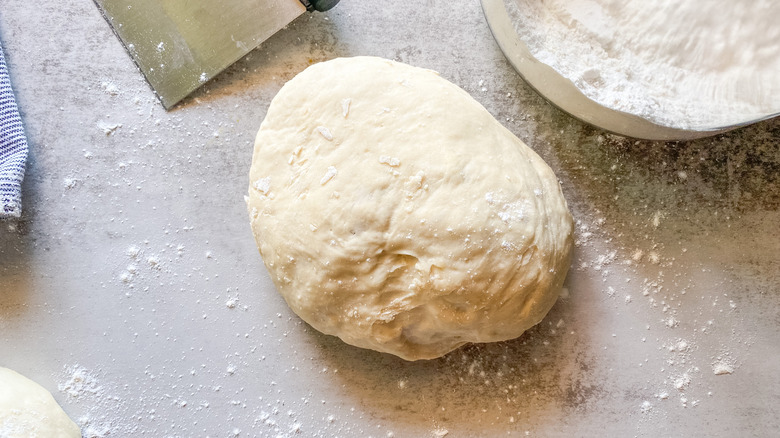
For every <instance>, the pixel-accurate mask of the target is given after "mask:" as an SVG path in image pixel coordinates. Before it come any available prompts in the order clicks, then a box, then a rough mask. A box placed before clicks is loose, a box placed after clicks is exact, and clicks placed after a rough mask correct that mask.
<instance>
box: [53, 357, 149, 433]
mask: <svg viewBox="0 0 780 438" xmlns="http://www.w3.org/2000/svg"><path fill="white" fill-rule="evenodd" d="M57 387H58V389H59V390H60V392H62V393H63V394H65V395H67V396H68V398H70V399H72V400H73V401H74V402H75V403H77V404H79V405H81V406H82V407H83V408H84V409H83V411H82V412H83V414H82V415H81V416H79V417H78V418H76V419H75V420H76V423H77V424H78V425H79V427H80V428H81V433H82V436H83V437H84V438H107V437H112V436H129V435H128V434H132V432H133V428H132V427H131V426H128V425H127V424H125V421H126V418H125V417H126V412H125V410H126V409H125V408H124V405H123V403H122V400H121V399H120V398H119V397H116V396H113V395H111V394H110V393H109V390H108V389H107V388H106V387H105V386H103V385H102V384H101V383H100V382H99V380H98V378H97V377H96V375H95V373H94V372H91V371H90V370H88V369H87V368H85V367H82V366H80V365H78V364H77V365H72V366H69V367H66V368H65V372H64V373H63V375H62V377H61V383H59V384H58V385H57Z"/></svg>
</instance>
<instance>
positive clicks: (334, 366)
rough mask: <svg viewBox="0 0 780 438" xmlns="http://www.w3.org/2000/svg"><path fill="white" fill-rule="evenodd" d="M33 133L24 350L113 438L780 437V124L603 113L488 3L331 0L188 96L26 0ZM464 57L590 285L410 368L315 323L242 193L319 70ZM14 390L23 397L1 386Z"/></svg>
mask: <svg viewBox="0 0 780 438" xmlns="http://www.w3.org/2000/svg"><path fill="white" fill-rule="evenodd" d="M0 3H2V5H1V6H0V41H1V42H2V45H3V47H4V49H5V51H6V58H7V62H8V65H9V70H10V73H11V79H12V84H13V86H14V88H15V92H16V96H17V100H18V103H19V107H20V110H21V112H22V118H23V120H24V123H25V127H26V129H27V134H28V139H29V143H30V148H31V151H30V157H29V161H28V169H27V175H26V178H25V180H24V186H23V189H24V192H23V209H24V210H23V215H22V218H21V219H20V220H18V221H5V222H0V366H5V367H9V368H12V369H14V370H16V371H18V372H21V373H22V374H25V375H27V376H28V377H30V378H32V379H33V380H36V381H37V382H39V383H40V384H42V385H43V386H44V387H46V388H47V389H49V390H50V391H51V392H52V393H53V395H54V397H55V398H56V399H57V401H58V402H59V403H60V404H61V405H62V406H63V408H64V409H65V411H66V412H67V413H68V414H69V415H70V416H71V417H72V418H73V419H74V420H76V421H77V422H78V423H79V424H80V425H81V426H82V430H83V431H84V436H88V437H92V436H94V437H109V436H110V437H114V436H119V437H126V436H127V437H129V436H132V437H137V436H149V437H168V436H171V437H202V436H204V437H205V436H209V437H229V436H239V437H245V436H247V437H251V436H260V437H266V436H269V437H275V436H322V437H331V436H340V437H366V436H374V437H389V436H395V437H407V436H434V437H442V436H445V435H446V436H447V437H463V436H499V435H508V436H596V435H598V436H647V437H656V436H713V437H714V436H724V437H731V436H770V435H773V434H776V433H777V431H778V430H780V380H778V378H777V376H778V375H779V374H780V330H778V329H780V258H778V254H780V229H779V228H778V223H780V212H779V210H778V208H779V207H780V120H771V121H767V122H764V123H760V124H758V125H754V126H751V127H748V128H744V129H740V130H737V131H733V132H731V133H727V134H724V135H719V136H717V137H714V138H709V139H703V140H698V141H692V142H685V143H660V142H645V141H634V140H630V139H625V138H621V137H617V136H613V135H609V134H606V133H603V132H600V131H599V130H597V129H594V128H592V127H589V126H587V125H584V124H582V123H580V122H578V121H576V120H574V119H572V118H570V117H568V116H567V115H565V114H563V113H561V112H560V111H558V110H557V109H555V108H553V107H551V106H550V105H549V104H547V103H546V102H545V101H544V100H543V99H541V98H540V97H538V96H537V95H536V94H534V92H533V91H532V90H531V89H530V88H529V87H528V86H526V85H525V84H524V83H523V82H522V80H521V79H520V78H519V77H518V75H517V74H516V73H515V72H514V70H512V67H511V66H510V65H509V64H508V63H507V62H506V60H505V59H504V57H503V55H502V53H501V52H500V50H499V48H498V46H497V45H496V44H495V42H494V41H493V38H492V37H491V35H490V31H489V29H488V27H487V25H486V23H485V19H484V17H483V15H482V12H481V10H480V7H479V3H478V2H476V1H470V2H464V3H462V4H458V5H457V7H456V6H454V5H453V3H452V2H445V1H434V0H428V1H425V2H415V4H412V3H403V4H402V3H401V2H381V3H380V2H370V1H362V2H359V1H346V0H345V1H343V2H341V4H340V5H338V6H337V7H336V8H335V9H333V10H331V11H329V12H327V13H324V14H305V15H304V16H302V17H300V18H299V19H297V20H296V21H295V22H293V23H292V24H291V25H290V26H288V28H286V29H285V30H283V31H281V32H280V33H278V34H277V35H275V36H274V37H272V38H271V39H270V40H268V41H267V42H265V43H264V44H263V45H262V46H261V47H260V48H259V49H257V50H255V51H254V52H252V53H251V54H250V55H249V56H247V57H246V58H244V59H243V60H241V61H240V62H238V63H237V64H236V65H234V66H233V67H231V68H230V69H229V70H228V71H226V72H225V73H224V74H222V75H220V76H219V77H218V78H216V79H215V80H214V81H212V82H210V83H208V84H207V85H206V86H205V87H204V88H203V89H201V90H199V91H197V92H196V93H195V94H194V95H193V96H192V97H191V98H189V99H187V100H186V101H185V102H184V103H183V104H181V105H179V106H177V107H176V108H175V109H174V110H172V111H170V112H166V111H164V110H163V108H162V106H161V105H160V104H159V103H158V102H157V101H156V99H155V97H154V95H153V93H152V92H151V90H150V89H149V87H148V86H147V84H146V83H145V82H144V80H143V78H142V76H141V74H140V73H139V72H138V71H137V70H136V68H135V66H134V65H133V63H132V61H131V60H130V58H129V56H128V55H127V54H126V53H125V51H124V49H123V47H122V46H121V44H120V43H119V41H118V40H117V39H116V38H115V37H114V35H113V34H112V32H111V30H110V28H109V26H108V24H107V23H106V22H105V20H104V19H103V17H102V16H101V15H100V13H99V12H98V10H97V8H96V7H95V6H94V4H93V3H92V2H90V1H73V0H66V1H59V2H52V1H43V2H37V3H35V4H34V5H33V4H32V3H30V2H29V1H26V0H2V2H0ZM353 55H376V56H382V57H385V58H390V59H395V60H398V61H403V62H407V63H410V64H413V65H417V66H421V67H427V68H431V69H434V70H437V71H439V72H440V73H441V75H442V76H443V77H445V78H447V79H449V80H450V81H452V82H454V83H456V84H458V85H459V86H461V87H462V88H464V89H465V90H466V91H468V92H469V93H470V94H471V95H472V96H474V97H475V98H476V99H477V100H478V101H479V102H480V103H482V104H483V105H484V106H485V107H486V108H487V109H488V111H490V112H491V113H492V114H493V115H494V116H496V117H497V118H498V119H499V120H500V121H501V122H502V123H504V125H505V126H507V127H508V128H509V129H510V130H511V131H512V132H514V133H515V134H516V135H517V136H518V137H520V138H521V139H522V140H523V141H525V142H526V143H528V144H529V145H530V146H531V147H532V148H533V149H535V150H536V151H537V152H539V154H540V155H541V156H542V157H543V158H544V159H545V160H547V161H548V162H549V163H550V165H551V166H552V167H553V169H554V170H555V171H556V173H557V174H558V176H559V177H560V179H561V181H562V185H563V190H564V194H565V195H566V197H567V199H568V201H569V205H570V207H571V209H572V213H573V215H574V217H575V220H576V221H577V230H576V240H577V245H576V249H575V255H574V263H573V266H572V269H571V271H570V274H569V277H568V279H567V289H566V291H567V293H566V294H565V295H564V296H563V297H562V298H561V299H560V300H559V302H558V303H557V304H556V306H555V307H554V308H553V310H552V311H551V313H550V314H549V315H548V316H547V318H546V319H545V320H544V321H543V322H542V323H541V324H540V325H538V326H537V327H535V328H534V329H532V330H530V331H529V332H527V333H526V334H524V335H523V336H522V337H520V338H519V339H516V340H513V341H509V342H502V343H496V344H488V345H472V346H467V347H465V348H462V349H460V350H458V351H456V352H453V353H451V354H449V355H447V356H445V357H444V358H442V359H439V360H432V361H422V362H414V363H408V362H404V361H402V360H400V359H397V358H395V357H392V356H388V355H383V354H379V353H375V352H371V351H365V350H360V349H357V348H353V347H350V346H347V345H345V344H343V343H342V342H341V341H339V340H338V339H336V338H333V337H329V336H324V335H321V334H319V333H317V332H315V331H314V330H313V329H311V328H310V327H308V326H307V325H306V324H305V323H303V322H301V321H300V320H299V319H298V318H297V317H296V316H295V315H294V314H292V312H291V311H290V310H288V308H287V307H286V305H285V303H284V302H283V300H282V299H281V298H280V297H279V296H278V295H277V294H276V292H275V291H274V288H273V285H272V283H271V281H270V279H269V277H268V274H267V273H266V271H265V269H264V267H263V265H262V261H261V259H260V257H259V255H258V253H257V250H256V247H255V243H254V241H253V239H252V235H251V232H250V229H249V223H248V216H247V213H246V211H245V206H244V202H243V195H244V193H245V191H246V187H247V186H248V176H247V175H248V169H249V163H250V160H251V155H252V142H253V138H254V135H255V133H256V131H257V129H258V127H259V125H260V122H261V121H262V119H263V116H264V114H265V111H266V109H267V107H268V104H269V102H270V100H271V98H272V97H273V96H274V95H275V93H276V92H277V91H278V89H279V88H280V87H281V86H282V85H283V84H284V82H285V81H287V80H288V79H290V78H291V77H292V76H294V75H295V74H296V73H297V72H299V71H301V70H302V69H304V68H305V67H307V66H308V65H310V64H311V63H314V62H317V61H322V60H327V59H331V58H334V57H339V56H353ZM0 390H2V389H1V388H0Z"/></svg>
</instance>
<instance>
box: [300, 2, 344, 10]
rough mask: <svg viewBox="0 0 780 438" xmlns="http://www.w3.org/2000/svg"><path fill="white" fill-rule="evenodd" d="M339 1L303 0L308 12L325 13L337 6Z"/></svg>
mask: <svg viewBox="0 0 780 438" xmlns="http://www.w3.org/2000/svg"><path fill="white" fill-rule="evenodd" d="M338 2H339V0H301V3H303V5H304V6H306V10H307V11H320V12H325V11H327V10H328V9H330V8H332V7H334V6H336V3H338Z"/></svg>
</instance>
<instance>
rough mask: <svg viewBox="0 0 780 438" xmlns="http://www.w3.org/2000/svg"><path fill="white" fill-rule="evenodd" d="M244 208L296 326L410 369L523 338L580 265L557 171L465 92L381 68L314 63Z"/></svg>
mask: <svg viewBox="0 0 780 438" xmlns="http://www.w3.org/2000/svg"><path fill="white" fill-rule="evenodd" d="M247 203H248V207H249V211H250V217H251V225H252V230H253V232H254V235H255V239H256V241H257V245H258V248H259V250H260V253H261V255H262V257H263V261H264V263H265V265H266V267H267V269H268V271H269V273H270V275H271V278H272V279H273V281H274V283H275V285H276V287H277V289H278V290H279V292H280V293H281V295H282V296H283V297H284V299H285V300H286V301H287V303H288V304H289V306H290V307H291V308H292V310H293V311H294V312H295V313H296V314H298V315H299V316H300V317H301V318H303V319H304V320H305V321H306V322H307V323H309V324H310V325H312V326H313V327H314V328H316V329H317V330H319V331H321V332H324V333H327V334H331V335H336V336H338V337H340V338H341V339H342V340H344V341H345V342H347V343H349V344H352V345H356V346H359V347H364V348H370V349H374V350H378V351H382V352H387V353H392V354H395V355H397V356H400V357H402V358H404V359H407V360H416V359H430V358H435V357H439V356H441V355H443V354H445V353H447V352H449V351H451V350H453V349H455V348H458V347H459V346H461V345H463V344H465V343H469V342H492V341H500V340H506V339H511V338H515V337H517V336H519V335H520V334H521V333H523V332H524V331H525V330H527V329H528V328H529V327H531V326H533V325H534V324H536V323H538V322H539V321H540V320H541V319H542V318H543V317H544V315H545V314H546V313H547V312H548V311H549V310H550V308H551V307H552V305H553V304H554V303H555V301H556V299H557V297H558V293H559V291H560V289H561V287H562V284H563V280H564V278H565V276H566V272H567V270H568V267H569V263H570V253H571V248H572V228H573V225H572V218H571V215H570V214H569V211H568V208H567V206H566V202H565V200H564V198H563V195H562V194H561V190H560V186H559V184H558V180H557V178H556V177H555V175H554V174H553V172H552V170H551V169H550V168H549V166H547V164H546V163H544V161H542V159H541V158H540V157H539V156H538V155H537V154H536V153H535V152H533V151H532V150H531V149H530V148H528V147H527V146H526V145H525V144H524V143H523V142H521V141H520V140H519V139H518V138H517V137H515V136H514V135H512V134H511V133H510V132H509V131H508V130H506V129H505V128H504V127H503V126H501V124H499V123H498V122H497V121H496V120H495V119H494V118H493V117H492V116H491V115H490V114H489V113H488V112H487V110H485V109H484V108H483V107H482V106H481V105H480V104H479V103H477V102H476V101H475V100H474V99H472V98H471V97H470V96H469V95H468V94H467V93H466V92H465V91H463V90H461V89H460V88H458V87H457V86H455V85H454V84H452V83H450V82H448V81H446V80H444V79H442V78H441V77H439V75H438V74H437V73H435V72H433V71H430V70H425V69H421V68H416V67H411V66H408V65H405V64H401V63H397V62H393V61H389V60H384V59H381V58H373V57H356V58H340V59H335V60H332V61H328V62H323V63H320V64H315V65H313V66H311V67H309V68H308V69H306V70H305V71H303V72H302V73H300V74H299V75H298V76H296V77H295V78H294V79H292V80H291V81H290V82H288V83H287V84H286V85H285V86H284V87H283V88H282V89H281V90H280V91H279V93H278V95H277V96H276V97H275V98H274V99H273V101H272V103H271V105H270V107H269V109H268V113H267V115H266V118H265V120H264V121H263V123H262V125H261V127H260V130H259V132H258V134H257V138H256V141H255V150H254V156H253V160H252V167H251V171H250V187H249V195H248V197H247Z"/></svg>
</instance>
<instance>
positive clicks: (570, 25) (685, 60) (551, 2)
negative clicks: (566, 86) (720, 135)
mask: <svg viewBox="0 0 780 438" xmlns="http://www.w3.org/2000/svg"><path fill="white" fill-rule="evenodd" d="M506 4H507V10H508V12H509V14H510V17H511V19H512V22H513V23H514V27H515V31H516V32H517V33H518V35H519V36H520V39H521V40H523V41H524V42H525V43H526V45H527V46H528V48H529V50H530V51H531V53H532V54H533V56H534V57H536V58H537V59H539V60H540V61H542V62H543V63H545V64H547V65H549V66H551V67H552V68H554V69H555V70H556V71H558V72H559V73H560V74H561V75H563V76H564V77H566V78H568V79H569V80H571V81H572V82H573V83H574V84H575V85H576V86H577V88H579V89H580V90H581V91H582V92H583V93H584V94H585V95H587V96H588V97H590V98H591V99H593V100H595V101H597V102H599V103H601V104H602V105H605V106H607V107H611V108H613V109H617V110H621V111H625V112H629V113H632V114H636V115H639V116H641V117H644V118H646V119H649V120H651V121H653V122H656V123H659V124H662V125H666V126H674V127H679V128H706V127H716V126H726V125H731V124H734V123H736V122H740V121H746V120H751V119H756V118H759V117H761V116H764V115H767V114H770V113H773V112H777V111H780V75H778V74H777V72H778V71H780V44H777V41H780V26H777V24H776V22H777V17H780V2H777V1H772V0H759V1H755V0H693V1H685V2H679V1H674V0H659V1H653V2H647V1H644V0H548V1H538V0H515V1H507V2H506Z"/></svg>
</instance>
